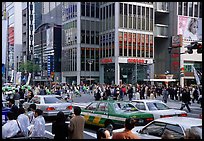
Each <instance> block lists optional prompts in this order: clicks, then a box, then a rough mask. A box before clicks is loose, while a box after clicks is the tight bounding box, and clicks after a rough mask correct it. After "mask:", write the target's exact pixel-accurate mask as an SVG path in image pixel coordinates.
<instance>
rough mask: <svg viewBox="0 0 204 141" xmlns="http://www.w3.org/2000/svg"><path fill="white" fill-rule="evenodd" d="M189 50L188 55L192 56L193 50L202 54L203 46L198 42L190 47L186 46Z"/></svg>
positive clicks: (192, 43)
mask: <svg viewBox="0 0 204 141" xmlns="http://www.w3.org/2000/svg"><path fill="white" fill-rule="evenodd" d="M185 48H187V51H186V52H187V53H188V54H192V53H193V49H197V53H202V44H201V43H198V42H191V44H190V45H187V46H185Z"/></svg>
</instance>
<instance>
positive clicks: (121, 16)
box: [120, 3, 123, 27]
mask: <svg viewBox="0 0 204 141" xmlns="http://www.w3.org/2000/svg"><path fill="white" fill-rule="evenodd" d="M120 27H123V3H120Z"/></svg>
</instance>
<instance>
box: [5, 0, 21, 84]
mask: <svg viewBox="0 0 204 141" xmlns="http://www.w3.org/2000/svg"><path fill="white" fill-rule="evenodd" d="M4 4H5V15H4V16H5V18H4V21H5V20H6V27H5V28H6V29H7V33H4V35H2V37H5V36H6V39H5V42H6V61H5V69H6V71H5V75H6V82H14V83H15V75H16V72H17V65H18V63H17V60H18V56H21V50H22V36H21V33H22V3H15V2H5V3H4ZM4 26H5V25H4ZM2 33H3V32H2ZM4 47H5V45H4Z"/></svg>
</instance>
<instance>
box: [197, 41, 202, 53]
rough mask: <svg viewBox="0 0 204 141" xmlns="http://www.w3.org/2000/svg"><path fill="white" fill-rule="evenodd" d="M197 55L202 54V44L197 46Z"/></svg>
mask: <svg viewBox="0 0 204 141" xmlns="http://www.w3.org/2000/svg"><path fill="white" fill-rule="evenodd" d="M197 53H202V44H200V43H198V45H197Z"/></svg>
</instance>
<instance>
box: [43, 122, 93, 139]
mask: <svg viewBox="0 0 204 141" xmlns="http://www.w3.org/2000/svg"><path fill="white" fill-rule="evenodd" d="M66 123H69V121H67V122H66ZM50 125H52V123H46V124H45V126H50ZM45 133H47V134H49V135H51V136H53V137H54V134H52V133H51V132H49V131H47V130H45ZM84 133H85V134H87V135H89V136H91V137H94V138H97V136H96V134H95V133H92V132H88V131H84Z"/></svg>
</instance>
